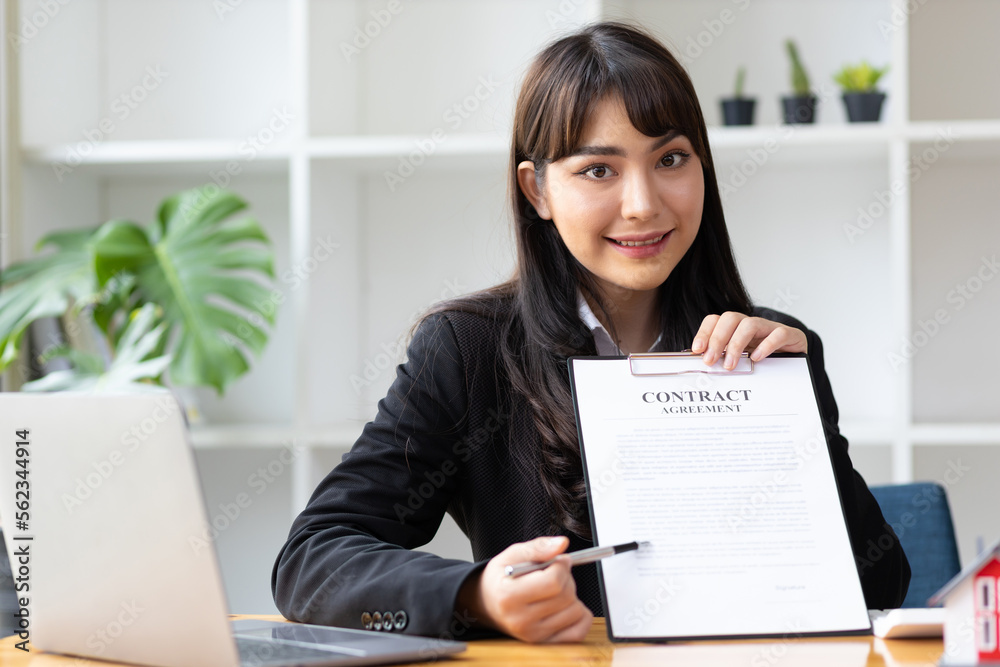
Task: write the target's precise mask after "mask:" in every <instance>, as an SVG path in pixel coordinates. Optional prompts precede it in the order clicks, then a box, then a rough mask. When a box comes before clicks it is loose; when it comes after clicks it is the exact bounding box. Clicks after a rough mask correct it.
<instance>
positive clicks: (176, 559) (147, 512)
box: [0, 391, 465, 667]
mask: <svg viewBox="0 0 1000 667" xmlns="http://www.w3.org/2000/svg"><path fill="white" fill-rule="evenodd" d="M19 443H28V444H27V445H24V444H19ZM23 482H27V484H24V483H23ZM19 483H20V484H19ZM19 492H20V494H21V495H18V493H19ZM0 518H2V520H3V528H4V537H5V541H6V543H7V550H8V554H9V555H10V559H11V564H12V566H13V567H14V568H15V569H17V568H20V567H21V564H25V565H26V567H27V568H28V573H27V584H28V586H27V590H22V591H21V592H19V593H18V596H19V597H27V598H28V601H29V602H28V605H27V609H28V616H27V619H28V628H27V632H28V634H29V635H30V637H29V638H30V641H31V644H32V645H33V646H34V647H35V648H37V649H40V650H44V651H52V652H56V653H66V654H73V655H79V656H86V657H90V658H98V659H102V660H114V661H120V662H130V663H137V664H143V665H154V666H156V667H202V666H204V667H209V666H213V667H215V666H219V665H221V666H224V667H236V666H237V665H254V666H256V667H266V666H270V665H274V666H280V665H375V664H387V663H398V662H410V661H424V660H434V659H437V658H440V657H443V656H447V655H451V654H454V653H458V652H461V651H463V650H464V649H465V645H464V644H463V643H461V642H454V641H446V640H439V639H433V638H425V637H414V636H405V635H396V634H384V633H379V632H370V631H363V630H350V629H342V628H331V627H325V626H316V625H306V624H299V623H283V622H273V621H262V620H250V619H244V620H238V621H232V622H231V621H230V620H229V619H228V617H227V610H226V601H225V595H224V591H223V586H222V579H221V576H220V572H219V564H218V559H217V557H216V553H215V549H214V544H213V543H212V541H211V539H208V540H206V539H204V538H205V536H206V535H211V532H210V528H209V523H208V518H207V514H206V512H205V506H204V501H203V498H202V492H201V487H200V484H199V480H198V476H197V473H196V469H195V460H194V456H193V453H192V451H191V447H190V443H189V441H188V438H187V431H186V428H185V425H184V418H183V415H182V413H181V410H180V408H179V407H178V404H177V402H176V401H175V399H174V398H173V396H172V395H171V394H170V393H169V392H167V391H162V392H159V391H158V392H150V393H140V394H128V395H124V394H123V395H111V394H87V393H69V392H67V393H54V394H29V393H10V392H7V393H0ZM25 561H26V563H25ZM261 576H262V577H267V576H269V573H261Z"/></svg>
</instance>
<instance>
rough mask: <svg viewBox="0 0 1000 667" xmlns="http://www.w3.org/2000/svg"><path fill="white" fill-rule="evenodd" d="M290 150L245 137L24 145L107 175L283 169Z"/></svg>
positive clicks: (34, 158) (40, 156)
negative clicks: (218, 168)
mask: <svg viewBox="0 0 1000 667" xmlns="http://www.w3.org/2000/svg"><path fill="white" fill-rule="evenodd" d="M84 153H86V155H84ZM289 155H290V151H289V148H288V143H287V142H284V143H281V144H277V143H276V144H274V145H266V146H264V145H260V148H259V149H258V148H257V146H254V145H251V144H249V143H247V142H237V141H209V140H205V141H201V140H195V141H106V142H103V143H87V142H78V143H74V144H54V145H41V146H25V147H24V148H23V149H22V156H23V159H24V161H25V162H26V163H28V164H41V165H51V166H52V167H53V168H54V169H56V168H57V166H58V165H63V166H64V167H65V168H66V171H64V172H62V173H64V174H69V173H71V172H72V171H73V170H75V169H77V168H84V169H87V170H91V169H95V168H96V169H98V170H99V171H100V172H101V173H107V174H136V173H142V174H150V175H180V174H189V173H190V172H191V171H192V170H193V169H199V168H204V167H205V166H209V165H220V166H225V165H228V164H229V163H232V162H235V163H237V165H238V172H237V170H236V169H233V170H232V171H233V172H234V173H244V172H266V171H276V170H277V171H280V170H283V169H287V160H288V158H289ZM117 167H126V168H127V169H116V168H117ZM59 174H60V172H59V170H58V169H57V176H58V175H59Z"/></svg>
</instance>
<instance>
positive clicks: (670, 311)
mask: <svg viewBox="0 0 1000 667" xmlns="http://www.w3.org/2000/svg"><path fill="white" fill-rule="evenodd" d="M510 191H511V203H512V208H513V215H514V220H515V225H516V230H517V240H518V247H517V252H518V264H517V270H516V274H515V277H514V278H513V279H512V280H511V281H509V282H507V283H505V284H502V285H499V286H497V287H495V288H493V289H490V290H487V291H485V292H481V293H478V294H474V295H471V296H469V297H465V298H462V299H458V300H455V301H452V302H449V303H446V304H443V305H441V306H439V307H437V308H436V309H435V310H434V311H433V312H432V313H431V314H429V315H428V316H427V317H426V318H425V319H424V320H423V321H422V322H421V323H420V324H419V325H418V327H417V329H416V331H415V333H414V336H413V340H412V343H411V345H410V348H409V351H408V355H407V357H408V358H407V362H406V363H405V364H403V365H402V366H400V367H399V370H398V375H397V378H396V381H395V383H394V384H393V386H392V389H391V390H390V391H389V394H388V395H387V396H386V398H385V399H384V400H383V401H382V402H380V404H379V411H378V415H377V416H376V417H375V419H374V421H372V422H371V423H369V424H368V425H367V426H366V427H365V430H364V433H363V434H362V436H361V437H360V439H359V440H358V442H357V443H356V444H355V446H354V448H353V449H352V450H351V452H350V453H349V454H348V455H346V456H345V457H344V460H343V462H342V463H341V464H340V465H339V466H338V467H337V468H336V469H335V470H334V471H332V472H331V473H330V474H329V475H328V476H327V478H326V479H325V480H324V481H323V482H322V483H321V484H320V486H319V488H318V489H317V490H316V492H315V494H314V495H313V497H312V499H311V500H310V502H309V505H308V507H306V509H305V510H304V511H303V512H302V514H301V515H300V516H299V517H298V519H296V521H295V523H294V525H293V526H292V530H291V533H290V535H289V539H288V542H287V543H286V544H285V546H284V548H283V549H282V551H281V554H280V555H279V556H278V560H277V563H276V564H275V568H274V573H273V577H272V588H273V592H274V596H275V601H276V603H277V605H278V608H279V609H280V610H281V612H282V613H283V614H284V615H285V616H286V617H287V618H289V619H292V620H297V621H305V622H313V623H324V624H331V625H339V626H345V627H368V628H373V629H382V630H394V631H405V632H412V633H416V634H428V635H437V636H445V637H462V638H468V637H470V636H471V633H470V631H471V630H473V629H479V628H487V629H493V630H499V631H502V632H504V633H506V634H509V635H511V636H514V637H517V638H520V639H524V640H526V641H536V642H542V641H547V642H560V641H579V640H581V639H582V638H583V637H584V636H585V635H586V632H587V630H588V628H589V627H590V624H591V620H592V618H593V615H594V614H601V613H602V609H601V601H600V596H599V591H598V584H597V576H596V569H595V566H593V565H589V566H583V567H579V568H574V569H572V570H571V569H570V568H569V566H568V564H567V563H566V562H564V561H562V560H560V561H559V562H557V563H556V564H555V565H553V566H551V567H549V568H546V569H545V570H541V571H538V572H534V573H531V574H530V575H526V576H524V577H520V578H516V579H511V578H508V577H504V576H503V575H502V572H503V568H504V567H505V566H506V565H508V564H512V563H517V562H522V561H527V560H545V559H548V558H552V557H555V556H557V555H558V554H561V553H563V552H564V551H566V550H576V549H580V548H584V547H587V546H591V541H590V520H589V515H588V510H587V504H586V488H585V485H584V482H583V475H582V467H581V460H580V453H579V447H578V443H577V431H576V425H575V422H574V417H573V412H572V400H571V395H570V388H569V380H568V375H567V367H566V360H567V358H568V357H570V356H573V355H594V354H605V355H606V354H622V353H626V354H627V353H630V352H645V351H648V350H654V351H660V350H680V349H684V348H688V347H690V348H692V349H693V350H694V351H695V352H697V353H699V354H702V355H703V356H704V360H705V363H706V364H709V365H711V364H714V363H715V362H716V361H717V360H719V359H720V358H724V364H726V365H727V366H728V365H731V364H732V363H733V362H734V360H735V359H736V358H737V356H738V355H739V354H740V353H741V352H743V351H744V350H752V353H751V356H752V358H754V359H755V360H760V359H762V358H764V357H766V356H768V355H769V354H771V353H772V352H776V351H784V352H805V353H807V355H808V360H809V364H810V368H811V371H812V374H813V377H814V378H815V382H816V386H817V391H818V394H819V399H820V405H821V410H822V415H823V418H824V421H825V426H826V428H827V436H828V442H829V448H830V451H831V455H832V458H833V462H834V470H835V473H836V477H837V483H838V486H839V488H840V491H841V496H842V499H843V504H844V510H845V516H846V517H847V522H848V528H849V532H850V536H851V542H852V545H853V547H854V551H855V554H856V555H857V557H858V558H859V573H860V575H861V580H862V587H863V590H864V593H865V598H866V601H867V603H868V606H869V607H892V606H898V605H899V603H900V602H901V601H902V599H903V597H904V596H905V593H906V587H907V583H908V581H909V566H908V564H907V562H906V558H905V556H904V555H903V552H902V549H901V548H900V547H899V546H898V541H897V539H896V536H895V535H894V534H893V533H892V530H891V528H889V527H888V526H887V524H886V523H885V521H884V519H883V518H882V514H881V512H880V510H879V508H878V505H877V504H876V502H875V500H874V499H873V498H872V496H871V494H870V492H869V491H868V488H867V487H866V486H865V483H864V481H863V480H862V479H861V478H860V476H858V475H857V473H855V472H854V471H853V469H852V467H851V462H850V459H849V458H848V456H847V443H846V441H845V440H844V438H843V437H842V436H841V435H840V434H839V431H838V429H837V419H838V414H837V406H836V403H835V401H834V398H833V394H832V391H831V388H830V384H829V380H828V379H827V376H826V372H825V371H824V369H823V352H822V345H821V343H820V340H819V337H818V336H817V335H816V334H815V333H813V332H811V331H809V330H808V329H806V328H805V327H804V326H803V325H802V324H801V323H800V322H798V321H797V320H794V319H793V318H791V317H789V316H787V315H783V314H781V313H777V312H775V311H770V310H766V309H762V308H754V307H753V305H752V304H751V302H750V299H749V296H748V295H747V292H746V290H745V288H744V287H743V284H742V281H741V280H740V277H739V273H738V271H737V268H736V263H735V260H734V258H733V253H732V249H731V247H730V243H729V236H728V233H727V231H726V227H725V222H724V218H723V213H722V204H721V201H720V197H719V192H718V188H717V185H716V178H715V170H714V167H713V164H712V157H711V152H710V151H709V147H708V137H707V132H706V129H705V122H704V119H703V118H702V115H701V111H700V107H699V104H698V100H697V97H696V95H695V92H694V88H693V86H692V85H691V82H690V80H689V78H688V77H687V74H686V73H685V72H684V70H683V68H682V67H681V66H680V65H679V64H678V62H677V61H676V60H675V59H674V58H673V56H672V55H671V54H670V53H669V52H668V51H667V50H666V49H665V48H664V47H663V46H662V45H660V44H659V43H658V42H657V41H656V40H655V39H653V38H651V37H650V36H648V35H646V34H645V33H643V32H641V31H639V30H637V29H635V28H632V27H629V26H625V25H621V24H614V23H604V24H597V25H593V26H590V27H588V28H585V29H584V30H582V31H580V32H579V33H577V34H575V35H571V36H569V37H566V38H563V39H560V40H558V41H557V42H555V43H554V44H552V45H551V46H549V47H548V48H546V49H545V50H544V51H542V53H540V54H539V55H538V57H537V58H536V59H535V61H534V63H533V64H532V66H531V68H530V69H529V71H528V73H527V76H526V78H525V81H524V83H523V86H522V89H521V93H520V96H519V98H518V102H517V106H516V109H515V118H514V130H513V139H512V146H511V171H510ZM446 511H447V512H449V513H451V514H452V516H453V517H454V518H455V520H456V521H457V523H458V525H459V526H460V527H461V528H462V529H463V530H464V531H465V533H466V534H467V535H468V536H469V538H470V540H471V542H472V549H473V554H474V556H475V558H476V559H477V561H478V562H477V563H466V562H462V561H455V560H447V559H442V558H439V557H437V556H433V555H430V554H427V553H422V552H418V551H411V549H414V548H417V547H419V546H421V545H423V544H426V543H427V542H428V541H429V540H430V539H431V538H432V537H433V535H434V533H435V531H436V530H437V528H438V526H439V525H440V521H441V519H442V517H443V515H444V513H445V512H446ZM886 534H888V535H889V536H890V537H891V541H892V546H891V547H890V548H889V549H888V550H885V552H884V553H882V554H881V555H880V558H879V559H877V560H874V561H863V560H861V559H863V558H864V554H865V550H866V549H867V548H868V545H869V544H870V542H871V541H874V542H875V543H878V544H881V543H884V542H885V535H886ZM879 537H882V538H883V540H882V542H879Z"/></svg>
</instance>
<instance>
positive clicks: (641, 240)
mask: <svg viewBox="0 0 1000 667" xmlns="http://www.w3.org/2000/svg"><path fill="white" fill-rule="evenodd" d="M672 236H673V230H670V231H669V232H650V233H647V234H629V235H622V236H618V237H616V238H611V237H610V236H606V237H604V238H605V240H606V241H607V242H608V243H609V244H610V245H611V247H612V248H614V249H615V250H617V251H618V252H620V253H622V254H623V255H625V256H626V257H629V258H632V259H644V258H646V257H653V256H655V255H657V254H659V252H660V251H661V250H662V249H663V248H664V247H666V245H667V242H668V241H669V240H670V239H671V237H672Z"/></svg>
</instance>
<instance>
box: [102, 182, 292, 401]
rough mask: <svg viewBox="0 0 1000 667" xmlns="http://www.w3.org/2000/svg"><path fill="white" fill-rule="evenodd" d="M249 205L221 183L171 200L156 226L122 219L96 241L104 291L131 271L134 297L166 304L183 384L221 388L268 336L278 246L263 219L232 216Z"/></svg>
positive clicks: (174, 364) (176, 372)
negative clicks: (274, 252)
mask: <svg viewBox="0 0 1000 667" xmlns="http://www.w3.org/2000/svg"><path fill="white" fill-rule="evenodd" d="M245 207H246V203H245V202H244V201H243V200H242V199H240V198H239V197H237V196H236V195H234V194H232V193H229V192H226V191H222V190H219V189H218V188H201V189H194V190H188V191H185V192H181V193H179V194H178V195H175V196H173V197H170V198H169V199H167V200H166V201H165V202H164V203H163V204H162V205H161V207H160V210H159V212H158V214H157V219H156V221H155V222H154V223H153V224H152V225H151V226H149V227H148V228H146V229H144V228H143V227H140V226H139V225H138V224H136V223H134V222H129V221H123V220H113V221H111V222H107V223H105V224H104V225H103V226H102V227H101V228H100V229H99V230H98V231H97V233H96V235H95V236H94V238H93V240H92V242H91V247H92V251H93V256H94V270H95V274H96V276H97V282H98V287H99V288H103V287H105V286H107V285H109V283H111V281H113V280H118V279H119V278H120V277H121V276H123V275H125V276H130V277H131V280H130V281H129V282H128V283H127V284H128V285H129V286H130V288H131V290H132V292H133V297H134V298H136V299H137V300H138V301H139V302H152V303H156V304H158V305H159V306H160V307H161V308H162V309H163V318H164V323H165V327H166V335H167V336H168V338H167V344H166V346H167V349H168V350H169V352H170V354H171V356H172V360H171V363H170V379H171V381H172V382H173V383H174V384H177V385H208V386H212V387H215V388H216V390H217V391H218V392H219V393H220V394H221V393H222V392H223V391H224V390H225V388H226V386H227V385H228V384H229V383H231V382H232V381H233V380H235V379H236V378H238V377H239V376H240V375H242V374H243V373H245V372H246V371H247V369H248V368H249V357H250V354H251V353H252V354H260V352H261V351H262V350H263V349H264V345H265V344H266V343H267V338H268V333H267V330H266V329H265V327H264V324H265V323H267V324H271V325H273V323H274V315H275V310H276V308H275V304H274V303H273V302H272V300H271V288H270V279H272V278H273V277H274V268H273V260H272V253H271V250H270V247H269V246H268V239H267V236H266V235H265V234H264V231H263V229H261V227H260V225H259V224H258V223H257V222H256V221H254V220H250V219H246V218H244V219H236V220H231V219H228V218H229V217H230V216H231V215H232V214H234V213H236V212H238V211H240V210H242V209H244V208H245Z"/></svg>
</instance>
